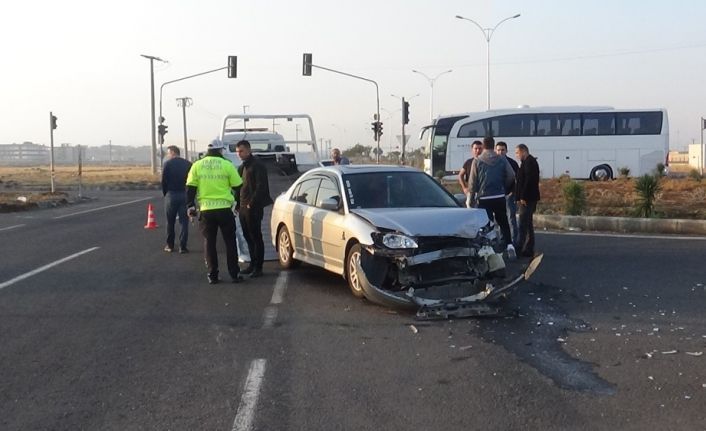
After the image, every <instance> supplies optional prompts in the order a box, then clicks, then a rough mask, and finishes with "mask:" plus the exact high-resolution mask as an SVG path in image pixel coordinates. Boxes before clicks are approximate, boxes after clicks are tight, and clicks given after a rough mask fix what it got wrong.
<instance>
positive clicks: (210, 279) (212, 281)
mask: <svg viewBox="0 0 706 431" xmlns="http://www.w3.org/2000/svg"><path fill="white" fill-rule="evenodd" d="M206 278H207V279H208V284H218V283H219V282H220V281H221V280H220V279H219V278H218V275H207V276H206Z"/></svg>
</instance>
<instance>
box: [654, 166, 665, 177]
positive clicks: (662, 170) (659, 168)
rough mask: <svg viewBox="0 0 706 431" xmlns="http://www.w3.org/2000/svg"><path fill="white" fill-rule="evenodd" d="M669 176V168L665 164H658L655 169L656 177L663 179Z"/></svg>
mask: <svg viewBox="0 0 706 431" xmlns="http://www.w3.org/2000/svg"><path fill="white" fill-rule="evenodd" d="M666 174H667V167H666V166H664V163H657V166H656V167H655V176H656V177H663V176H665V175H666Z"/></svg>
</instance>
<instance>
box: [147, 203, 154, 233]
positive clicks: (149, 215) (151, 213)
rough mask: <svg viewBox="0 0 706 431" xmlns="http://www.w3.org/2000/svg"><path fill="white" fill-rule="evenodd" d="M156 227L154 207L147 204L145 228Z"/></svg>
mask: <svg viewBox="0 0 706 431" xmlns="http://www.w3.org/2000/svg"><path fill="white" fill-rule="evenodd" d="M156 228H157V220H156V219H155V217H154V209H153V208H152V204H147V224H146V225H145V229H156Z"/></svg>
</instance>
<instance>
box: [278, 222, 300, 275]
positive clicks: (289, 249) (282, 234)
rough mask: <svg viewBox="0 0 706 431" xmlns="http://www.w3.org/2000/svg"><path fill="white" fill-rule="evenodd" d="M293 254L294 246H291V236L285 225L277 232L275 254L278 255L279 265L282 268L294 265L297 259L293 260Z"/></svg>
mask: <svg viewBox="0 0 706 431" xmlns="http://www.w3.org/2000/svg"><path fill="white" fill-rule="evenodd" d="M293 255H294V247H293V246H292V237H291V236H289V230H287V227H286V226H282V227H281V228H279V232H278V233H277V256H278V257H279V264H280V266H282V268H284V269H289V268H293V267H295V266H296V265H297V264H298V263H299V261H298V260H295V259H294V258H293V257H292V256H293Z"/></svg>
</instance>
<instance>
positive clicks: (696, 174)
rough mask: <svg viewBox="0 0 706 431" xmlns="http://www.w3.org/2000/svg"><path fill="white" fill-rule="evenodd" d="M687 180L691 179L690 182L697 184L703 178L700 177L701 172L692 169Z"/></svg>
mask: <svg viewBox="0 0 706 431" xmlns="http://www.w3.org/2000/svg"><path fill="white" fill-rule="evenodd" d="M689 178H691V179H692V180H696V181H697V182H701V180H702V179H703V178H704V177H703V176H702V175H701V172H699V170H698V169H692V170H690V171H689Z"/></svg>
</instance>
